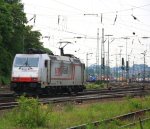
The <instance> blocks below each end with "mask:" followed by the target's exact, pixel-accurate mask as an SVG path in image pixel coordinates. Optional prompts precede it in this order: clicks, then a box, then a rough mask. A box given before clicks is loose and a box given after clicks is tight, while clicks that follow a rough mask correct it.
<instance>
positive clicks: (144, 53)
mask: <svg viewBox="0 0 150 129" xmlns="http://www.w3.org/2000/svg"><path fill="white" fill-rule="evenodd" d="M141 54H143V56H144V73H143V82H145V55H146V51H144V52H143V53H141Z"/></svg>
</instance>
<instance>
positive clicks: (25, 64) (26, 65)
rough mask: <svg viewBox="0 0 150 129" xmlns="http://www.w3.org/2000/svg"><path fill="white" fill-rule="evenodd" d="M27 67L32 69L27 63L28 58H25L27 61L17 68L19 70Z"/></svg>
mask: <svg viewBox="0 0 150 129" xmlns="http://www.w3.org/2000/svg"><path fill="white" fill-rule="evenodd" d="M24 66H25V67H29V68H30V69H32V67H31V66H30V65H29V63H28V58H27V60H26V62H25V63H24V64H23V65H21V66H20V67H19V69H21V67H24Z"/></svg>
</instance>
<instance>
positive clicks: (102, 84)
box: [86, 82, 107, 89]
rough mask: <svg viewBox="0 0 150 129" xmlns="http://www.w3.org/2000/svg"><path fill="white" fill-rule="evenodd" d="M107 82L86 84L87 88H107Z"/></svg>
mask: <svg viewBox="0 0 150 129" xmlns="http://www.w3.org/2000/svg"><path fill="white" fill-rule="evenodd" d="M106 87H107V86H106V84H105V83H97V82H95V83H87V84H86V89H102V88H106Z"/></svg>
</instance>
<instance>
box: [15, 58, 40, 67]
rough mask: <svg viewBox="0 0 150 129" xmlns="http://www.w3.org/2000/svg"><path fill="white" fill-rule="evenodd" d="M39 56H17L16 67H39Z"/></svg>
mask: <svg viewBox="0 0 150 129" xmlns="http://www.w3.org/2000/svg"><path fill="white" fill-rule="evenodd" d="M38 64H39V58H36V57H16V59H15V64H14V66H15V67H38Z"/></svg>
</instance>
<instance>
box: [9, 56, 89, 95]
mask: <svg viewBox="0 0 150 129" xmlns="http://www.w3.org/2000/svg"><path fill="white" fill-rule="evenodd" d="M85 80H86V79H85V65H84V63H82V62H81V61H80V60H79V59H78V58H76V57H74V56H68V55H67V56H65V55H63V56H56V55H48V54H16V56H15V58H14V62H13V67H12V76H11V90H13V91H15V92H30V93H32V92H34V93H38V94H41V93H57V92H72V91H73V92H79V91H82V90H83V89H84V84H85Z"/></svg>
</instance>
